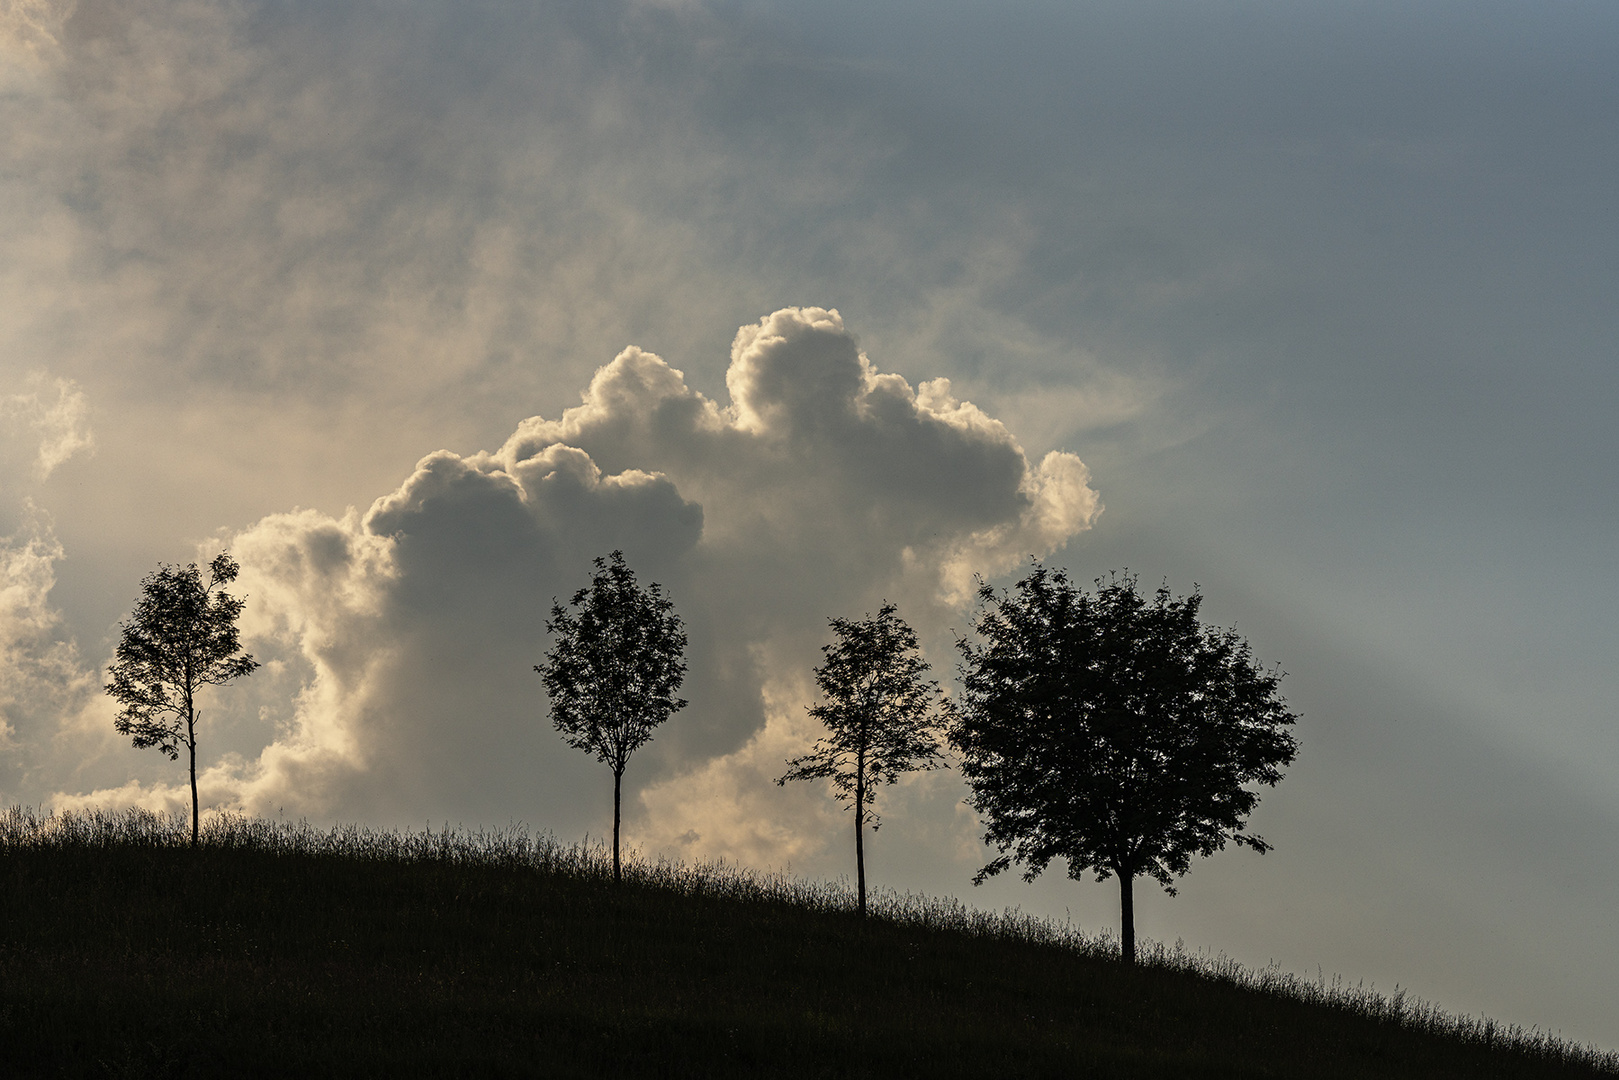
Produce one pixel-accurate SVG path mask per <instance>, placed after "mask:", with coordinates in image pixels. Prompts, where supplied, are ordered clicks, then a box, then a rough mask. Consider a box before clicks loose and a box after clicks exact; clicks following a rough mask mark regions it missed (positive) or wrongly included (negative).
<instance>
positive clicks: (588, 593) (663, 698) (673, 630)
mask: <svg viewBox="0 0 1619 1080" xmlns="http://www.w3.org/2000/svg"><path fill="white" fill-rule="evenodd" d="M610 558H611V562H609V561H608V560H607V559H602V558H597V559H596V560H595V566H596V572H595V574H594V575H592V576H591V579H590V585H589V586H588V587H587V588H583V589H580V590H579V591H578V592H576V593H574V595H573V600H572V601H570V604H571V606H572V607H574V608H577V609H578V610H577V613H576V612H574V611H570V610H568V608H565V607H563V606H562V605H561V604H559V603H556V602H555V601H553V602H552V604H551V618H550V620H549V621H548V622H547V623H546V624H545V629H546V630H547V631H548V632H549V633H551V634H554V635H556V640H555V641H554V642H553V644H552V646H551V651H550V652H548V653H546V654H545V663H544V664H536V665H535V666H534V670H535V671H537V672H539V673H540V677H541V678H542V679H544V680H545V690H546V693H548V694H549V695H550V696H551V720H552V722H553V723H555V724H556V727H557V730H558V731H560V732H562V737H563V738H564V739H566V740H567V742H568V745H570V746H572V747H574V748H576V749H579V750H584V751H586V752H587V753H592V754H595V755H596V757H597V758H598V759H599V760H601V761H604V762H606V763H607V767H608V768H610V769H612V770H613V880H614V881H618V880H620V878H621V872H620V869H619V860H618V830H619V816H620V815H619V805H620V792H621V790H622V787H623V780H624V767H625V766H626V765H628V764H629V762H630V755H631V754H633V753H635V751H636V750H637V749H639V748H640V747H641V745H642V744H643V743H645V742H647V741H648V740H649V739H651V738H652V729H653V728H655V727H657V726H658V725H659V724H661V723H663V722H664V721H665V720H667V719H669V717H670V716H671V715H672V714H674V713H675V712H677V711H679V710H680V709H683V708H685V707H686V702H685V701H684V700H683V699H681V698H677V697H675V696H674V695H675V691H677V690H679V689H680V684H681V682H682V681H684V679H685V677H686V663H685V661H684V659H682V657H683V656H684V654H685V651H686V633H685V631H684V630H683V629H682V627H681V622H680V616H678V615H676V614H675V613H674V606H675V605H674V601H672V600H670V599H669V598H667V597H666V596H664V595H663V592H662V589H661V588H660V587H659V586H658V584H657V583H656V582H654V583H653V584H652V586H651V587H650V588H646V589H643V588H641V587H640V586H639V585H638V584H636V581H635V571H633V570H631V569H630V568H629V567H628V566H626V565H625V563H624V553H623V552H622V551H615V552H613V554H612V555H611V557H610Z"/></svg>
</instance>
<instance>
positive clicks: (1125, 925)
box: [1119, 873, 1136, 964]
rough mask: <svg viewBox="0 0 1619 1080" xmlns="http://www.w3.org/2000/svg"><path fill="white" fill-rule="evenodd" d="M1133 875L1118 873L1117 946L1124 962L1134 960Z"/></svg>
mask: <svg viewBox="0 0 1619 1080" xmlns="http://www.w3.org/2000/svg"><path fill="white" fill-rule="evenodd" d="M1135 880H1136V879H1135V875H1134V874H1124V873H1121V874H1119V948H1120V956H1121V957H1122V958H1123V960H1124V962H1125V963H1126V964H1134V963H1135V962H1136V898H1135Z"/></svg>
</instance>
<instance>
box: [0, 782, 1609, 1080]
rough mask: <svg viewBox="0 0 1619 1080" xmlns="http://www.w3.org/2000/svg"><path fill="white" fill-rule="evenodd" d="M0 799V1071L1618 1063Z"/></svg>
mask: <svg viewBox="0 0 1619 1080" xmlns="http://www.w3.org/2000/svg"><path fill="white" fill-rule="evenodd" d="M187 832H188V830H186V829H185V827H184V826H183V825H182V824H181V823H179V822H173V821H166V820H164V819H162V818H156V817H154V816H152V815H150V814H143V813H141V812H138V811H135V812H130V813H125V814H118V815H100V814H92V815H67V816H60V817H43V818H41V817H36V816H35V815H33V814H32V813H29V812H25V811H21V810H12V811H10V812H0V895H4V896H6V897H7V906H6V909H5V914H6V917H5V919H4V920H0V1074H4V1075H6V1076H19V1077H20V1076H61V1077H110V1076H139V1077H146V1076H156V1077H212V1076H229V1077H257V1076H264V1077H280V1076H297V1075H312V1076H375V1077H395V1076H445V1077H449V1076H456V1077H462V1076H545V1077H587V1076H588V1077H671V1078H675V1077H753V1076H795V1077H798V1076H802V1077H848V1078H865V1077H883V1078H889V1077H928V1078H948V1077H973V1078H977V1077H984V1076H1019V1077H1024V1076H1026V1077H1053V1078H1055V1077H1073V1076H1087V1077H1090V1076H1094V1077H1108V1078H1112V1077H1283V1076H1309V1077H1320V1078H1323V1080H1339V1078H1345V1080H1347V1078H1351V1077H1366V1076H1375V1077H1379V1078H1387V1080H1405V1078H1412V1080H1415V1078H1418V1077H1421V1078H1424V1080H1428V1078H1456V1080H1460V1078H1464V1077H1465V1078H1470V1080H1476V1078H1494V1077H1503V1078H1504V1077H1521V1078H1524V1080H1530V1078H1540V1077H1547V1078H1551V1077H1595V1076H1615V1075H1619V1055H1616V1054H1613V1053H1609V1052H1604V1051H1600V1050H1595V1049H1592V1048H1590V1047H1579V1046H1576V1045H1573V1044H1571V1043H1569V1042H1567V1041H1565V1040H1560V1039H1556V1038H1553V1037H1551V1036H1548V1035H1547V1034H1545V1033H1544V1032H1526V1031H1523V1030H1522V1029H1517V1028H1508V1027H1506V1026H1504V1025H1499V1024H1494V1023H1492V1022H1490V1021H1487V1020H1473V1019H1468V1018H1457V1017H1453V1016H1449V1015H1447V1014H1444V1013H1441V1012H1439V1011H1438V1010H1436V1009H1434V1008H1432V1007H1431V1006H1427V1005H1424V1004H1422V1003H1420V1002H1413V1001H1411V1000H1410V999H1408V998H1403V997H1401V996H1399V995H1396V996H1395V997H1394V998H1388V997H1383V996H1381V995H1378V994H1376V993H1372V992H1369V991H1364V990H1360V989H1357V988H1355V987H1352V986H1351V987H1342V986H1340V985H1338V984H1335V983H1322V984H1318V983H1316V982H1315V981H1304V980H1299V979H1296V978H1294V977H1291V976H1276V975H1274V974H1271V973H1263V972H1261V973H1255V972H1245V971H1243V970H1242V969H1239V968H1236V967H1235V966H1233V965H1230V964H1225V963H1219V962H1211V961H1206V960H1200V959H1198V958H1196V957H1191V956H1188V955H1186V954H1184V953H1181V952H1175V951H1155V950H1153V949H1146V950H1144V953H1143V962H1142V963H1141V964H1140V965H1138V966H1136V967H1134V968H1128V969H1127V968H1122V967H1120V966H1119V965H1118V964H1117V963H1113V962H1110V961H1109V959H1108V957H1109V956H1111V955H1114V953H1113V950H1112V948H1111V946H1109V945H1107V944H1104V943H1100V942H1097V941H1096V940H1095V939H1089V938H1084V937H1081V936H1078V935H1077V934H1076V933H1075V932H1074V931H1073V930H1072V929H1065V928H1063V927H1060V926H1054V925H1052V924H1050V923H1046V922H1042V921H1039V920H1033V919H1029V918H1027V917H1023V916H1016V915H1012V914H1010V913H1008V914H995V913H986V912H979V911H974V910H972V909H970V908H965V907H963V906H962V905H960V904H958V903H955V902H953V901H937V900H927V899H926V898H920V897H915V896H898V895H895V894H893V893H891V892H886V891H881V890H879V891H878V892H877V893H876V894H875V895H874V897H873V906H872V915H871V917H870V918H867V919H865V920H859V919H856V918H855V917H854V914H853V908H854V904H853V898H852V897H851V896H850V895H849V893H848V891H847V890H845V889H839V888H837V887H836V886H829V885H826V884H824V883H817V882H805V881H797V880H793V879H789V878H780V877H767V876H763V875H757V874H749V873H746V872H742V871H738V870H735V869H730V868H725V867H714V866H692V865H683V864H678V863H658V864H647V863H637V862H634V861H631V862H629V863H628V864H627V865H626V866H625V867H624V881H623V883H622V884H621V885H618V886H616V887H615V886H614V885H613V884H612V875H611V869H610V866H609V864H608V862H607V859H606V856H605V855H604V853H602V852H601V851H600V850H597V849H580V848H577V847H571V846H566V845H560V844H557V843H555V842H553V841H550V840H549V839H547V838H546V837H543V836H542V837H530V836H528V835H526V834H523V833H521V832H515V831H513V832H500V833H494V834H489V833H482V834H468V833H431V832H430V833H409V834H401V833H394V832H375V831H370V830H365V829H359V828H354V827H352V826H348V827H341V828H337V829H332V830H324V829H316V828H311V827H310V826H308V825H306V824H299V823H289V822H271V821H262V820H248V819H243V818H239V817H234V816H214V817H210V818H209V819H207V820H205V821H204V823H203V832H202V842H201V844H200V846H198V847H196V848H192V847H190V846H189V845H188V842H187Z"/></svg>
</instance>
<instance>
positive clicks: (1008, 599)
mask: <svg viewBox="0 0 1619 1080" xmlns="http://www.w3.org/2000/svg"><path fill="white" fill-rule="evenodd" d="M1096 586H1097V589H1096V592H1095V594H1094V595H1093V594H1089V593H1086V592H1083V591H1081V590H1079V589H1076V588H1075V587H1074V586H1073V585H1072V584H1071V583H1070V582H1069V580H1068V578H1067V576H1066V575H1065V574H1064V573H1063V571H1061V570H1056V571H1052V570H1049V569H1047V568H1046V567H1045V566H1042V565H1040V564H1038V563H1036V564H1035V567H1034V569H1033V571H1032V572H1031V573H1030V574H1029V575H1028V576H1027V577H1025V578H1024V579H1023V580H1022V581H1020V582H1018V583H1017V585H1016V586H1015V590H1014V591H1013V592H1012V593H1006V592H996V591H995V590H994V589H992V588H990V587H989V586H987V585H986V586H984V587H983V588H982V590H981V592H980V600H981V607H980V610H979V614H978V617H977V620H976V623H975V625H974V626H973V630H974V631H975V632H976V634H977V635H978V639H979V640H977V641H973V640H971V639H968V638H962V639H961V641H960V643H959V644H960V649H961V653H962V657H963V664H962V669H961V671H962V680H963V683H964V690H965V693H964V695H963V699H962V703H961V707H960V710H959V716H958V718H957V720H956V722H955V723H954V724H953V726H952V729H951V742H952V744H953V745H954V746H955V748H956V749H957V750H958V751H959V752H960V754H961V758H962V765H961V770H962V773H963V774H964V775H965V776H966V778H967V781H968V783H969V784H970V785H971V788H972V796H971V798H970V800H969V802H970V803H971V805H972V806H973V807H974V808H975V809H976V810H978V811H979V813H980V814H982V815H983V816H984V818H985V820H986V822H987V832H986V834H985V837H984V839H985V842H987V843H989V844H993V845H994V846H995V847H996V848H998V849H999V850H1000V851H1001V852H1002V854H1001V856H1000V857H999V858H997V859H995V860H994V861H992V862H991V863H990V864H989V865H988V866H986V867H984V868H983V870H981V871H980V872H979V874H978V876H977V878H976V880H978V881H982V880H983V879H984V877H985V876H987V875H991V874H996V873H999V872H1001V871H1002V870H1005V869H1006V868H1007V867H1008V866H1009V865H1011V863H1012V862H1013V861H1017V862H1020V863H1022V864H1024V866H1025V867H1026V873H1025V877H1026V878H1027V879H1029V880H1032V879H1033V878H1034V877H1035V876H1036V875H1037V874H1039V873H1040V872H1041V871H1042V870H1044V869H1045V867H1046V866H1047V865H1048V864H1049V863H1050V862H1051V860H1053V859H1056V858H1061V859H1063V860H1065V861H1066V862H1067V864H1068V873H1069V875H1070V876H1072V877H1074V878H1076V879H1077V878H1079V877H1080V876H1081V875H1082V874H1083V873H1084V872H1085V871H1086V870H1094V871H1095V873H1096V878H1097V880H1098V881H1104V880H1106V879H1107V878H1108V877H1109V876H1110V875H1116V876H1117V877H1118V879H1119V889H1120V906H1121V909H1122V910H1121V914H1122V919H1121V921H1122V926H1121V928H1120V938H1121V940H1122V942H1123V945H1124V952H1123V955H1124V959H1125V960H1126V962H1130V961H1132V960H1133V959H1134V955H1135V926H1134V921H1135V920H1134V905H1133V900H1132V891H1131V886H1132V883H1133V881H1134V879H1135V878H1136V877H1138V876H1140V875H1146V876H1148V877H1151V878H1153V879H1154V880H1156V881H1157V882H1159V883H1160V884H1161V885H1163V887H1164V888H1165V889H1166V890H1167V891H1168V892H1169V893H1170V894H1171V895H1173V894H1174V892H1175V889H1174V879H1175V878H1176V877H1177V876H1179V875H1181V874H1184V873H1186V872H1187V870H1188V868H1189V867H1190V863H1191V859H1192V857H1193V856H1196V855H1210V854H1212V853H1214V852H1215V851H1218V850H1220V849H1221V848H1223V847H1224V846H1225V844H1226V841H1227V840H1230V841H1233V842H1235V843H1238V844H1242V845H1245V846H1247V847H1251V848H1253V849H1254V850H1255V851H1259V852H1264V851H1266V850H1268V847H1269V845H1268V844H1266V843H1265V841H1264V840H1263V839H1262V838H1261V837H1258V836H1255V835H1253V834H1251V833H1248V832H1246V831H1245V824H1246V819H1247V816H1248V814H1249V813H1250V812H1251V811H1252V810H1253V808H1254V806H1255V804H1256V803H1257V802H1258V801H1259V797H1258V795H1256V794H1255V793H1254V792H1253V791H1251V790H1249V789H1248V787H1247V786H1246V785H1250V784H1266V785H1274V784H1275V783H1276V782H1277V781H1278V780H1280V779H1281V776H1282V774H1281V771H1280V766H1282V765H1286V764H1288V763H1289V762H1291V761H1292V760H1293V758H1294V756H1295V754H1296V753H1297V750H1298V744H1297V742H1296V740H1295V739H1294V737H1293V735H1292V734H1291V732H1289V731H1288V728H1289V727H1290V726H1291V725H1292V724H1293V723H1294V721H1295V720H1296V719H1297V718H1296V717H1295V716H1294V715H1293V714H1292V713H1291V712H1289V711H1288V710H1287V709H1286V708H1285V706H1284V705H1283V699H1282V697H1281V696H1280V694H1279V693H1278V692H1277V687H1278V683H1279V682H1280V680H1281V677H1282V676H1281V673H1280V672H1275V671H1266V670H1264V669H1262V668H1261V667H1260V666H1259V665H1258V664H1257V663H1256V662H1255V661H1254V659H1253V656H1252V654H1251V652H1250V650H1249V647H1248V644H1247V642H1245V641H1244V640H1243V639H1242V638H1240V637H1238V636H1237V635H1236V634H1235V633H1234V632H1231V631H1226V630H1218V629H1212V628H1205V627H1203V626H1202V625H1201V624H1200V623H1199V621H1198V607H1199V605H1200V604H1201V602H1202V597H1201V596H1200V595H1199V594H1197V593H1195V592H1194V593H1193V594H1192V595H1191V596H1188V597H1186V598H1184V599H1181V600H1176V599H1174V598H1172V597H1171V595H1170V593H1169V590H1168V588H1160V589H1159V590H1158V591H1157V593H1156V594H1155V595H1154V596H1153V597H1152V598H1151V599H1148V598H1145V597H1143V596H1141V595H1140V594H1139V593H1138V592H1137V590H1136V579H1135V577H1133V576H1130V575H1128V574H1125V575H1116V576H1114V577H1112V578H1111V579H1109V580H1107V581H1106V582H1104V581H1102V580H1101V579H1098V580H1097V582H1096Z"/></svg>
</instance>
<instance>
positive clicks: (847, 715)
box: [776, 602, 947, 918]
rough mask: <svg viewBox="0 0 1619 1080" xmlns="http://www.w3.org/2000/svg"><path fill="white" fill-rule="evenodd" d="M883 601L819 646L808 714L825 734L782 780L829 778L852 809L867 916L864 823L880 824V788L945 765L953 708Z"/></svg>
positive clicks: (844, 622) (837, 623) (839, 624)
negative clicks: (815, 698) (947, 722)
mask: <svg viewBox="0 0 1619 1080" xmlns="http://www.w3.org/2000/svg"><path fill="white" fill-rule="evenodd" d="M896 611H897V609H896V608H895V607H894V605H893V604H890V603H886V602H885V603H884V604H883V607H882V610H881V611H879V612H878V613H877V617H876V618H875V619H873V618H871V617H870V616H869V615H868V616H867V617H866V618H865V619H864V620H862V621H859V622H851V621H850V620H848V619H832V620H830V622H831V624H832V629H833V631H834V632H835V633H836V634H837V636H838V640H837V642H836V643H835V644H832V645H823V646H821V652H822V653H823V654H824V655H825V656H826V662H825V663H823V664H822V665H821V666H820V667H818V668H816V669H815V682H816V684H817V685H818V686H819V687H820V688H821V694H822V696H823V697H824V698H825V699H826V700H825V701H823V702H822V703H821V704H819V705H813V706H811V707H810V710H809V712H810V715H811V716H813V717H815V719H817V720H819V721H821V723H823V724H825V725H826V731H827V733H826V736H825V737H824V738H821V739H819V740H817V741H816V743H815V746H814V748H813V749H812V750H811V751H810V752H809V753H808V754H805V755H804V756H803V757H797V758H793V759H792V760H791V761H789V762H787V766H788V768H787V773H786V775H785V776H782V777H781V778H780V779H778V780H777V781H776V784H777V785H778V786H780V785H784V784H786V783H787V781H789V780H831V781H832V789H833V792H834V794H835V796H836V797H837V799H838V800H839V801H840V802H846V803H849V804H850V806H852V807H853V808H854V859H855V868H856V874H857V881H858V883H859V884H858V888H859V910H860V916H861V918H864V917H865V915H866V842H865V831H864V830H865V825H866V822H867V820H868V819H869V820H870V822H871V828H872V831H873V832H875V831H876V830H877V829H878V827H879V826H880V825H881V824H882V822H881V819H880V818H878V816H877V815H876V814H875V813H874V812H871V811H870V810H869V809H868V808H869V807H870V806H871V805H872V802H873V800H874V799H875V797H876V794H877V787H878V786H879V785H881V784H892V783H893V782H894V781H895V780H897V779H899V774H900V773H903V772H912V771H915V770H918V769H931V768H935V767H937V766H939V765H942V764H943V763H944V762H943V759H942V758H941V756H940V754H939V750H940V736H941V734H942V733H943V727H944V724H943V718H944V715H945V712H946V709H947V705H946V703H945V701H944V699H943V697H942V696H941V694H940V691H939V684H938V683H937V682H934V681H932V680H930V679H924V678H923V676H924V675H925V674H927V671H928V663H927V661H926V660H923V659H922V657H921V655H920V654H919V653H918V651H917V647H916V632H915V631H914V630H912V629H911V628H910V626H909V625H907V624H906V622H905V620H904V619H901V618H900V617H899V615H897V614H896Z"/></svg>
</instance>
